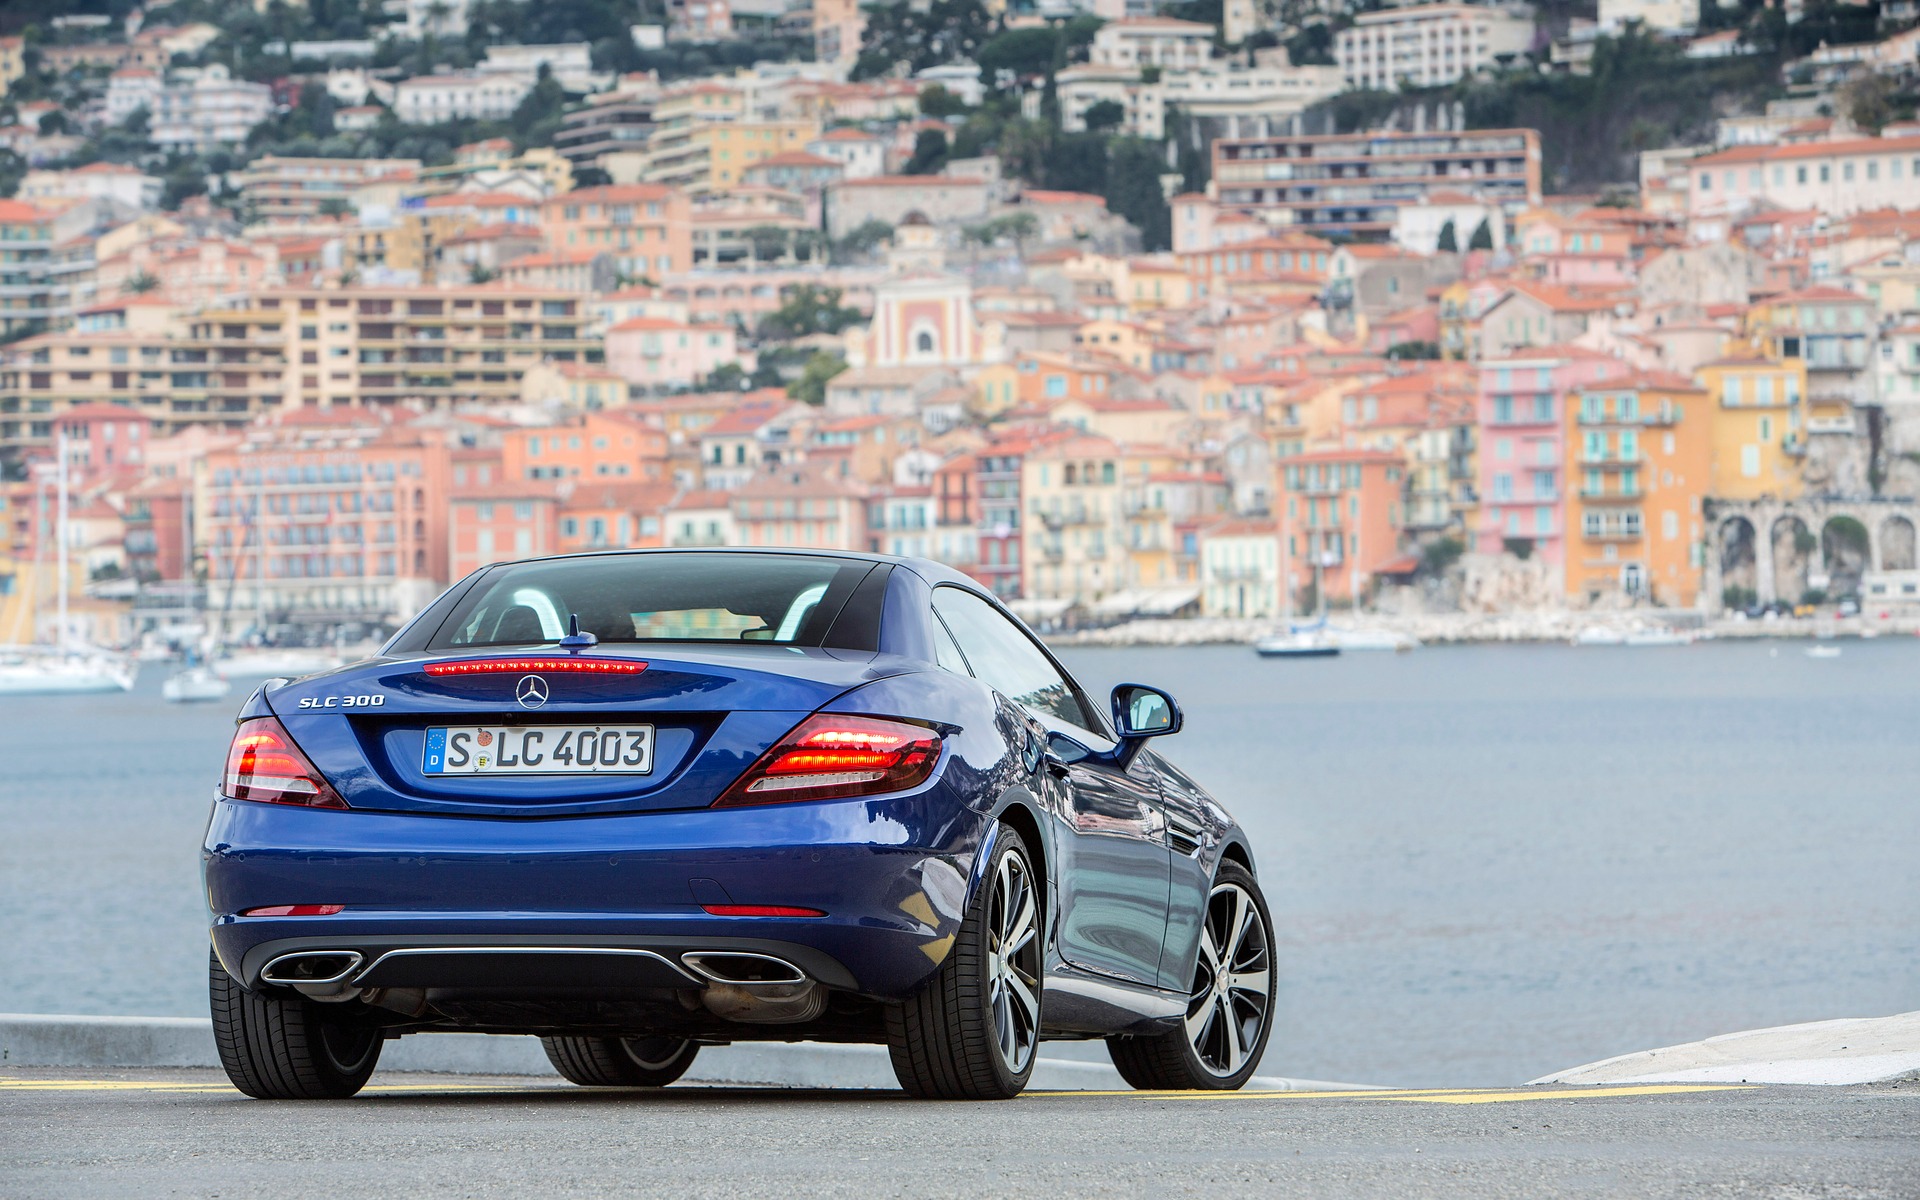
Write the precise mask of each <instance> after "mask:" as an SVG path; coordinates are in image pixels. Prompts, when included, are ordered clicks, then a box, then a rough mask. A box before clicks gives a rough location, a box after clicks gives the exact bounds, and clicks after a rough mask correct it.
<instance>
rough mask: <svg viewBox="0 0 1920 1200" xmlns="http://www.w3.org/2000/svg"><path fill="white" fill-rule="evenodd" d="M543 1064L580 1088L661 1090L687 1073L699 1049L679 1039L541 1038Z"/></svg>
mask: <svg viewBox="0 0 1920 1200" xmlns="http://www.w3.org/2000/svg"><path fill="white" fill-rule="evenodd" d="M540 1048H541V1049H543V1050H545V1051H546V1052H547V1061H549V1062H551V1063H552V1064H553V1069H554V1070H556V1071H558V1072H560V1074H562V1075H564V1076H565V1077H566V1078H567V1080H568V1082H570V1083H577V1084H579V1085H580V1086H581V1087H665V1086H667V1085H668V1084H670V1083H672V1082H673V1081H674V1080H676V1079H678V1078H680V1077H681V1076H682V1075H685V1074H686V1073H687V1068H688V1067H690V1066H692V1065H693V1056H694V1055H695V1054H697V1053H699V1051H700V1047H699V1046H698V1045H696V1044H695V1043H693V1042H689V1041H686V1040H684V1039H681V1038H663V1037H631V1038H617V1037H543V1038H541V1039H540Z"/></svg>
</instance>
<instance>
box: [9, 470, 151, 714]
mask: <svg viewBox="0 0 1920 1200" xmlns="http://www.w3.org/2000/svg"><path fill="white" fill-rule="evenodd" d="M55 447H56V453H57V454H58V456H59V461H58V463H57V464H56V466H55V479H56V487H57V489H58V494H59V510H58V520H57V521H56V523H55V526H54V528H55V531H56V533H55V541H56V542H57V544H58V558H57V560H56V562H57V565H56V567H55V571H56V577H57V580H58V583H59V588H58V595H59V608H58V624H57V626H56V631H55V638H56V640H55V644H54V645H52V646H44V645H26V646H4V647H0V696H55V695H71V694H74V693H86V692H126V691H131V690H133V680H134V675H135V674H136V673H137V672H138V670H139V665H138V664H137V663H135V662H134V661H132V660H131V659H128V658H126V657H124V656H122V655H118V654H113V653H111V652H109V651H107V650H103V649H100V648H99V647H97V646H75V645H73V644H71V636H72V631H71V629H70V628H69V626H68V622H67V588H68V585H69V582H70V580H69V577H68V572H67V507H68V495H67V493H68V487H67V435H66V434H65V433H64V432H62V433H61V434H60V436H59V440H58V441H57V442H56V443H55ZM39 554H40V539H36V540H35V544H34V566H35V570H34V587H35V590H36V591H37V590H38V588H39V575H40V572H39V569H38V568H39Z"/></svg>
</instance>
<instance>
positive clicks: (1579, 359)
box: [1474, 346, 1630, 586]
mask: <svg viewBox="0 0 1920 1200" xmlns="http://www.w3.org/2000/svg"><path fill="white" fill-rule="evenodd" d="M1629 370H1630V368H1629V367H1628V365H1627V364H1626V363H1624V362H1621V361H1620V360H1618V359H1615V358H1611V357H1609V356H1607V355H1605V354H1601V353H1599V352H1598V351H1594V350H1586V349H1583V348H1581V347H1578V346H1550V347H1543V348H1541V349H1539V350H1534V351H1525V352H1521V353H1520V354H1516V355H1515V356H1514V357H1511V358H1503V359H1495V360H1492V361H1488V362H1483V363H1482V364H1481V365H1480V376H1479V425H1480V432H1479V438H1480V458H1479V473H1480V480H1479V485H1480V486H1479V489H1478V491H1479V495H1480V522H1479V528H1478V529H1477V530H1476V531H1475V535H1474V538H1475V542H1474V548H1475V549H1477V550H1479V551H1480V552H1481V553H1483V554H1499V553H1501V552H1502V551H1503V550H1512V551H1514V552H1516V553H1522V552H1524V553H1525V554H1526V555H1527V556H1528V557H1534V556H1537V557H1538V558H1539V559H1540V560H1541V561H1543V562H1545V563H1546V564H1547V566H1548V568H1549V570H1550V571H1551V572H1552V573H1553V575H1554V582H1555V584H1556V586H1559V585H1561V583H1562V582H1563V581H1564V579H1565V574H1564V572H1565V567H1566V561H1567V558H1566V532H1567V530H1566V504H1565V497H1566V492H1567V486H1568V485H1567V479H1566V469H1567V468H1566V463H1567V449H1566V442H1567V433H1566V431H1567V428H1568V426H1567V424H1566V404H1567V402H1568V398H1569V397H1570V396H1572V395H1574V394H1575V393H1577V392H1578V391H1579V390H1580V389H1582V388H1587V387H1593V386H1596V385H1598V384H1600V383H1601V382H1603V381H1606V380H1612V379H1618V378H1620V377H1623V376H1625V375H1626V374H1628V373H1629Z"/></svg>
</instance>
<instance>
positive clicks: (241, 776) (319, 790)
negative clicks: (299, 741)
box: [220, 717, 347, 808]
mask: <svg viewBox="0 0 1920 1200" xmlns="http://www.w3.org/2000/svg"><path fill="white" fill-rule="evenodd" d="M220 791H221V792H222V793H223V794H224V795H226V796H229V797H231V798H232V799H235V800H260V801H264V802H265V803H268V804H299V805H304V806H305V807H307V808H345V807H346V806H347V802H346V801H345V800H342V799H341V798H340V793H338V792H336V791H334V790H333V785H332V784H330V783H328V782H327V780H326V777H325V776H324V775H322V774H320V772H319V771H318V770H316V769H315V768H314V765H313V764H312V763H310V762H308V761H307V756H306V755H305V754H302V753H301V752H300V747H299V746H296V745H295V744H294V742H293V738H292V737H290V736H288V734H287V729H286V726H284V725H282V724H280V722H279V721H278V720H277V719H275V718H273V717H254V718H253V719H251V720H247V721H242V722H240V728H238V729H236V730H234V733H233V745H232V746H230V747H228V749H227V773H226V774H225V775H224V776H223V777H222V778H221V781H220Z"/></svg>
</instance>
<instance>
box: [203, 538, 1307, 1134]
mask: <svg viewBox="0 0 1920 1200" xmlns="http://www.w3.org/2000/svg"><path fill="white" fill-rule="evenodd" d="M1180 724H1181V714H1180V709H1179V707H1178V706H1177V705H1176V704H1175V703H1174V701H1173V699H1172V697H1170V696H1168V695H1167V694H1166V693H1164V692H1162V691H1160V690H1158V689H1156V688H1152V687H1147V686H1143V685H1138V684H1125V685H1122V686H1120V687H1117V688H1115V689H1114V690H1113V693H1112V695H1111V697H1110V700H1109V703H1107V704H1097V703H1095V702H1094V700H1093V698H1092V697H1090V696H1089V695H1088V694H1087V692H1086V690H1085V689H1084V688H1082V687H1081V686H1080V685H1079V684H1078V683H1077V682H1075V680H1074V678H1073V676H1072V675H1071V674H1069V673H1068V672H1067V670H1066V669H1065V668H1063V667H1062V666H1061V665H1060V663H1059V661H1058V660H1057V659H1055V658H1054V656H1053V655H1052V654H1051V653H1049V652H1048V650H1047V648H1046V647H1045V646H1044V645H1042V644H1041V642H1040V641H1039V640H1038V639H1036V638H1035V637H1034V636H1033V634H1031V633H1030V632H1028V630H1027V629H1026V627H1025V626H1024V625H1022V624H1021V623H1020V622H1019V621H1018V620H1017V619H1015V618H1014V617H1013V616H1012V615H1011V614H1010V613H1009V612H1008V611H1007V609H1006V608H1005V607H1003V606H1002V605H1001V604H1000V602H999V601H997V600H996V599H995V598H994V597H993V596H992V595H990V594H988V593H987V592H985V591H982V590H981V589H980V588H979V587H978V585H976V584H975V583H974V582H973V581H972V580H970V579H968V578H967V577H966V576H964V575H961V574H959V573H957V572H955V571H952V570H950V569H948V568H946V567H943V566H940V565H938V564H936V563H931V562H924V561H919V560H910V559H895V558H885V557H881V556H876V555H859V554H839V553H828V552H811V551H809V552H783V551H767V550H697V551H692V550H656V551H645V550H642V551H623V552H614V553H604V554H584V555H574V556H569V557H561V558H547V559H537V560H531V561H525V562H513V563H503V564H498V565H494V566H489V567H486V568H483V569H482V570H480V571H477V572H475V573H474V574H473V575H471V576H469V577H468V578H466V579H464V580H462V581H461V582H459V583H457V584H455V585H454V586H453V587H452V588H451V589H449V590H448V591H447V592H446V594H444V595H443V596H441V597H440V598H439V599H438V600H436V601H435V602H434V603H433V604H432V605H430V606H429V607H428V608H427V609H426V610H425V611H423V612H422V613H421V614H420V615H419V616H418V617H416V618H415V619H414V620H413V621H411V622H410V623H408V624H407V625H406V626H405V627H404V628H403V629H402V630H401V631H400V632H399V633H398V634H396V635H395V636H394V637H393V638H392V639H391V640H390V641H389V642H388V643H387V644H386V645H385V646H384V647H382V649H381V652H380V653H379V654H378V655H377V656H376V657H374V658H372V659H369V660H367V661H365V662H361V663H357V664H354V665H350V666H347V667H343V668H341V669H339V670H335V671H330V672H327V673H324V674H319V675H311V676H307V677H305V678H302V679H297V680H271V681H269V682H268V683H267V684H266V685H265V686H263V687H262V688H261V689H260V690H259V691H258V692H256V693H255V694H254V695H253V696H252V697H251V698H250V699H249V700H248V701H247V702H246V704H245V706H244V708H243V709H242V711H241V713H240V715H239V718H238V721H237V725H236V729H235V733H234V738H233V744H232V748H231V750H230V751H229V753H228V756H227V762H226V769H225V771H224V773H223V775H222V777H221V784H220V788H219V794H218V796H217V798H216V800H215V802H214V805H213V815H212V819H211V821H210V823H209V825H208V829H207V834H206V838H205V844H204V846H203V850H202V867H203V871H204V876H205V885H206V898H207V902H208V907H209V908H210V910H211V913H212V953H211V956H210V961H209V963H208V970H209V990H210V993H211V1003H212V1012H213V1024H214V1032H215V1034H216V1040H217V1042H218V1045H219V1052H220V1057H221V1061H222V1063H223V1065H224V1066H225V1067H226V1071H227V1074H228V1076H229V1077H230V1078H231V1079H232V1080H233V1083H234V1085H235V1086H236V1087H238V1088H239V1089H240V1090H241V1091H243V1092H245V1093H247V1094H249V1095H252V1096H257V1097H262V1098H278V1099H318V1098H330V1097H343V1096H349V1095H352V1094H353V1093H354V1092H356V1091H357V1090H359V1088H360V1087H361V1085H362V1084H364V1083H365V1082H366V1080H367V1077H368V1075H369V1074H370V1073H371V1072H372V1070H373V1068H374V1064H375V1061H376V1060H377V1059H378V1057H379V1054H380V1050H381V1047H382V1046H383V1045H384V1044H385V1042H386V1041H387V1040H388V1039H391V1038H395V1037H403V1036H407V1035H411V1034H416V1033H431V1032H434V1031H444V1030H455V1031H466V1032H479V1033H498V1034H523V1035H525V1034H531V1035H535V1036H538V1037H539V1038H540V1039H541V1042H542V1044H543V1045H544V1046H545V1049H546V1052H547V1055H548V1057H549V1058H551V1060H552V1062H553V1065H554V1067H555V1068H556V1069H557V1070H558V1071H559V1072H560V1074H562V1075H564V1076H565V1077H566V1078H567V1079H570V1080H572V1081H573V1082H575V1083H578V1084H583V1085H588V1086H605V1087H657V1086H660V1085H664V1084H667V1083H671V1082H672V1081H673V1080H675V1079H677V1078H679V1077H680V1076H681V1075H682V1074H683V1073H684V1072H686V1071H687V1069H688V1067H689V1066H690V1064H691V1063H692V1062H693V1059H694V1056H695V1055H696V1054H697V1053H698V1052H699V1050H700V1048H701V1047H702V1046H716V1045H724V1044H727V1043H730V1042H740V1041H755V1040H757V1041H823V1042H852V1043H875V1044H884V1045H885V1046H887V1047H888V1049H889V1051H890V1053H891V1056H892V1061H893V1067H894V1071H895V1073H896V1074H897V1075H898V1077H899V1080H900V1083H901V1086H902V1087H904V1088H905V1089H906V1090H907V1091H908V1092H910V1093H912V1094H913V1095H916V1096H922V1097H931V1098H951V1099H991V1098H1004V1097H1010V1096H1013V1095H1016V1094H1017V1093H1018V1092H1019V1091H1020V1090H1021V1088H1022V1087H1024V1086H1025V1085H1026V1083H1027V1080H1028V1077H1029V1076H1030V1074H1031V1073H1032V1071H1033V1067H1034V1061H1035V1055H1036V1053H1037V1051H1038V1049H1039V1044H1040V1043H1041V1042H1042V1041H1046V1040H1049V1039H1090V1038H1103V1039H1105V1041H1106V1044H1107V1047H1108V1051H1109V1053H1110V1055H1111V1057H1112V1059H1113V1062H1114V1065H1115V1066H1116V1067H1118V1068H1119V1071H1120V1073H1121V1075H1122V1076H1124V1077H1125V1079H1126V1080H1127V1082H1128V1083H1130V1084H1132V1085H1133V1086H1135V1087H1139V1088H1152V1089H1219V1088H1235V1087H1238V1086H1240V1085H1241V1084H1242V1083H1244V1082H1245V1081H1246V1079H1247V1078H1248V1077H1249V1076H1250V1075H1251V1074H1252V1072H1253V1070H1254V1066H1255V1064H1256V1063H1257V1062H1258V1060H1259V1058H1260V1055H1261V1051H1262V1050H1263V1049H1264V1048H1265V1045H1266V1041H1267V1034H1268V1030H1269V1025H1270V1022H1271V1019H1272V1013H1273V992H1274V982H1275V970H1274V957H1273V954H1274V950H1273V935H1272V926H1271V922H1270V919H1269V916H1268V913H1267V908H1266V904H1265V902H1264V901H1263V900H1262V898H1261V893H1260V886H1259V884H1258V883H1257V882H1256V881H1255V878H1254V861H1253V854H1252V850H1251V848H1250V846H1249V845H1248V842H1247V838H1246V836H1245V834H1244V833H1243V832H1242V831H1241V829H1240V827H1239V826H1238V825H1237V824H1236V823H1235V822H1234V820H1233V818H1232V817H1230V816H1229V815H1228V814H1227V812H1226V811H1225V810H1224V809H1223V808H1222V807H1221V806H1220V805H1219V804H1218V803H1216V802H1215V801H1214V799H1213V798H1212V797H1210V796H1209V795H1208V794H1207V793H1206V792H1205V791H1203V790H1202V789H1201V788H1200V787H1199V786H1198V785H1197V784H1196V783H1194V781H1193V780H1192V779H1190V778H1189V777H1188V776H1187V775H1186V774H1184V773H1183V772H1182V771H1180V770H1179V768H1177V767H1175V766H1174V765H1173V764H1171V763H1169V762H1168V761H1167V760H1166V759H1165V758H1163V757H1161V756H1160V755H1159V754H1156V753H1154V752H1153V751H1152V750H1151V749H1148V748H1147V746H1146V742H1147V741H1148V740H1149V739H1151V738H1154V737H1156V736H1160V735H1164V734H1171V733H1176V732H1178V731H1179V729H1180Z"/></svg>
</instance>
